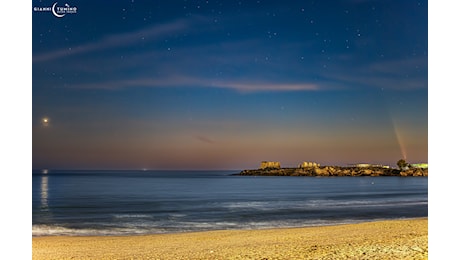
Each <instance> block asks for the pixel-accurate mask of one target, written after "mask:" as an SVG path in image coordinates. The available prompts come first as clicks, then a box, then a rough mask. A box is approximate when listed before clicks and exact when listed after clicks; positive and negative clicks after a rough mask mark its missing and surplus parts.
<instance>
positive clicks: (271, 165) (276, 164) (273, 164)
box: [260, 161, 281, 169]
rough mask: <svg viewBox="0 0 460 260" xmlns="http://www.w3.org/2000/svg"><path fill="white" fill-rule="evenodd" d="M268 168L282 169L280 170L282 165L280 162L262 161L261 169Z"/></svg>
mask: <svg viewBox="0 0 460 260" xmlns="http://www.w3.org/2000/svg"><path fill="white" fill-rule="evenodd" d="M267 168H275V169H280V168H281V164H280V162H269V161H262V162H261V163H260V169H267Z"/></svg>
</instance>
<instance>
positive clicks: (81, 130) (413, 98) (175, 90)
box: [32, 0, 428, 169]
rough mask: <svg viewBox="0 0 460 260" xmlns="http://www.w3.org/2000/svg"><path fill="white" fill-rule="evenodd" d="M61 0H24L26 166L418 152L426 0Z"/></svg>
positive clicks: (328, 158)
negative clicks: (27, 11)
mask: <svg viewBox="0 0 460 260" xmlns="http://www.w3.org/2000/svg"><path fill="white" fill-rule="evenodd" d="M54 3H55V1H33V8H32V9H34V7H51V6H52V5H53V4H54ZM65 3H67V4H69V6H71V7H77V12H76V13H68V14H66V15H65V16H64V17H62V18H57V17H55V16H54V15H53V14H52V13H51V12H48V11H42V12H39V11H34V10H33V11H32V22H33V24H32V98H33V100H32V101H33V103H32V120H33V132H32V134H33V136H32V148H33V151H32V152H33V167H34V168H42V167H47V168H86V169H88V168H111V169H113V168H123V169H126V168H133V169H140V168H149V169H242V168H255V167H258V164H259V162H260V161H262V160H277V161H280V162H281V164H282V166H296V165H297V164H299V163H300V162H302V161H316V162H319V163H321V164H327V165H346V164H350V163H358V162H369V163H382V164H389V165H395V163H396V161H397V160H398V159H400V158H403V157H405V158H406V159H407V160H408V161H409V162H414V163H415V162H426V161H427V160H428V9H427V4H428V3H427V1H410V0H408V1H371V0H337V1H263V0H260V1H138V0H134V1H116V2H115V3H112V2H110V4H108V2H107V1H74V2H72V1H69V2H58V4H57V6H58V7H64V4H65ZM44 118H48V120H49V121H48V122H47V123H44V122H43V119H44Z"/></svg>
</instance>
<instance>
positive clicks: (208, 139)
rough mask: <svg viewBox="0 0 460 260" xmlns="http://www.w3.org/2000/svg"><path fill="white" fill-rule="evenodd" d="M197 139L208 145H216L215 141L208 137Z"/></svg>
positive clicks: (198, 137) (197, 137) (198, 136)
mask: <svg viewBox="0 0 460 260" xmlns="http://www.w3.org/2000/svg"><path fill="white" fill-rule="evenodd" d="M195 138H196V139H197V140H199V141H201V142H203V143H207V144H214V143H215V142H214V140H212V139H211V138H209V137H206V136H202V135H197V136H195Z"/></svg>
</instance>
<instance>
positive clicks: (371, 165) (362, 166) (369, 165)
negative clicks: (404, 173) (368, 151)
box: [351, 163, 390, 169]
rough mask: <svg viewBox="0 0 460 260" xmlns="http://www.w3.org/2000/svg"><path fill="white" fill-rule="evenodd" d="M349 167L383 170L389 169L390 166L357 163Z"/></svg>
mask: <svg viewBox="0 0 460 260" xmlns="http://www.w3.org/2000/svg"><path fill="white" fill-rule="evenodd" d="M351 166H353V167H359V168H369V167H377V168H385V169H389V168H390V166H388V165H382V164H370V163H357V164H352V165H351Z"/></svg>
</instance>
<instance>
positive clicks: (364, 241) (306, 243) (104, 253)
mask: <svg viewBox="0 0 460 260" xmlns="http://www.w3.org/2000/svg"><path fill="white" fill-rule="evenodd" d="M32 255H33V259H428V219H427V218H420V219H410V220H392V221H379V222H368V223H359V224H347V225H337V226H322V227H306V228H287V229H267V230H225V231H207V232H196V233H180V234H159V235H143V236H94V237H70V236H60V237H57V236H49V237H33V238H32Z"/></svg>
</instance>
